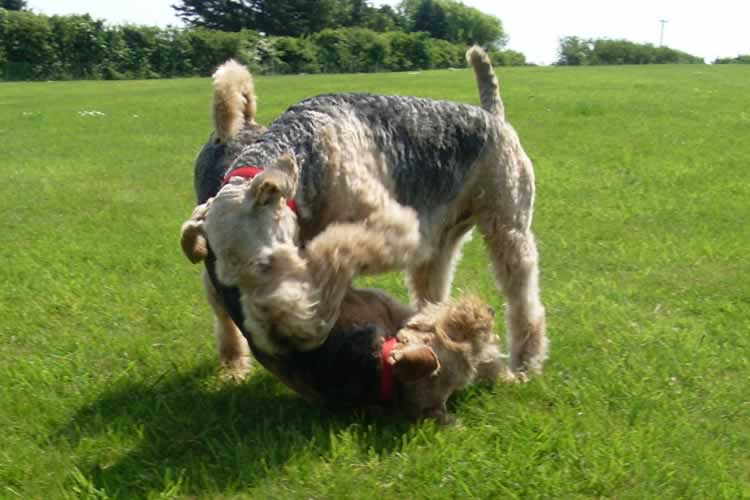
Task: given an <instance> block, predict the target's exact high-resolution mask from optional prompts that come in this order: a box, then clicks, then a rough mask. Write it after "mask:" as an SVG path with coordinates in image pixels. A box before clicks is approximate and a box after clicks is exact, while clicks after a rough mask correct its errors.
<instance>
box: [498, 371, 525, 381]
mask: <svg viewBox="0 0 750 500" xmlns="http://www.w3.org/2000/svg"><path fill="white" fill-rule="evenodd" d="M498 378H499V379H500V381H501V382H503V383H505V384H525V383H526V382H528V381H529V376H528V375H527V374H526V372H523V371H513V370H511V369H510V368H505V369H503V370H501V371H500V374H499V376H498Z"/></svg>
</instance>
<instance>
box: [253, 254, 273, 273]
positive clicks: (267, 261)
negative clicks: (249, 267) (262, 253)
mask: <svg viewBox="0 0 750 500" xmlns="http://www.w3.org/2000/svg"><path fill="white" fill-rule="evenodd" d="M272 267H273V264H272V263H271V258H270V257H265V258H262V259H258V260H256V261H255V269H256V270H257V272H258V273H261V274H267V273H270V272H271V269H272Z"/></svg>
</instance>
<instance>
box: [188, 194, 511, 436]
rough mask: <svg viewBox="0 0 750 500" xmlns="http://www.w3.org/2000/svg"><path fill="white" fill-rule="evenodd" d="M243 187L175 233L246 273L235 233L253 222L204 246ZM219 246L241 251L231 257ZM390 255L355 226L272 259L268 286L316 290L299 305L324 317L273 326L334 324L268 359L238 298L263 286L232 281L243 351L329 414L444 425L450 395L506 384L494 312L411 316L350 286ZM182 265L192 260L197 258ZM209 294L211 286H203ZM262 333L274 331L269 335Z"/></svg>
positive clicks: (431, 308) (480, 306) (452, 307)
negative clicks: (375, 413) (232, 260)
mask: <svg viewBox="0 0 750 500" xmlns="http://www.w3.org/2000/svg"><path fill="white" fill-rule="evenodd" d="M242 189H247V186H245V187H244V188H243V184H242V181H237V182H230V183H229V184H227V185H226V186H225V187H224V188H222V190H221V191H219V193H218V195H217V196H216V197H215V198H211V199H209V201H207V202H206V203H205V204H203V205H201V206H200V207H199V208H198V209H197V210H196V211H194V213H193V217H191V220H190V221H188V223H186V224H185V225H184V226H183V227H185V228H189V229H188V230H187V234H184V238H183V241H185V239H186V238H191V239H196V238H206V239H207V240H208V241H209V242H210V243H211V247H212V248H215V249H216V251H217V252H220V253H222V254H227V253H232V252H233V253H236V254H237V255H238V258H240V259H241V261H243V262H245V263H246V265H247V266H249V267H250V266H256V265H258V264H257V263H256V262H255V261H254V260H253V259H249V258H247V255H245V253H246V250H245V249H244V247H243V244H244V240H243V237H242V236H241V234H240V233H243V232H245V233H247V234H249V235H252V234H253V231H252V229H251V228H250V227H249V226H251V224H252V221H250V220H246V221H245V222H244V225H243V224H242V223H241V220H238V221H237V222H238V223H237V224H233V225H232V226H231V231H230V232H231V234H232V235H233V237H232V238H225V237H219V238H212V236H213V235H215V234H216V232H217V231H216V229H215V228H212V226H213V225H215V224H219V225H221V224H223V223H224V222H225V221H226V211H227V210H229V209H230V208H231V207H234V209H235V210H236V209H237V206H241V205H242V204H243V203H247V201H243V200H245V198H246V196H245V195H238V194H237V190H242ZM226 205H229V207H228V206H226ZM215 211H216V212H215ZM239 212H240V213H242V210H239ZM411 223H412V224H416V217H414V216H413V217H412V220H411ZM225 229H227V228H225V227H223V226H222V227H221V231H218V232H219V234H220V235H222V236H224V235H225V233H223V232H222V231H223V230H225ZM204 231H205V232H204ZM214 242H215V243H214ZM188 243H190V244H189V245H188V247H194V244H195V242H194V241H191V242H188ZM223 245H230V246H232V245H239V247H238V248H233V250H232V249H230V248H224V247H223ZM390 248H391V246H390V245H388V244H387V242H385V241H384V235H382V233H377V232H376V233H371V232H368V231H367V230H366V229H364V228H363V227H362V226H361V225H360V224H332V225H330V226H329V227H328V228H327V229H326V230H325V231H324V232H323V233H321V235H319V236H318V237H316V238H314V239H313V240H312V241H310V242H309V244H308V245H307V246H306V247H305V248H304V249H302V250H300V249H298V248H297V247H290V248H288V249H287V252H285V253H284V254H283V255H276V256H274V257H273V258H272V259H271V261H270V262H268V263H266V264H264V265H268V266H270V267H271V269H269V270H268V271H267V272H268V279H269V280H273V279H274V277H276V276H281V278H278V279H280V280H281V282H282V283H286V284H288V283H292V284H291V285H288V286H290V287H292V288H300V287H301V288H305V287H307V288H309V289H311V290H314V291H313V292H307V293H304V294H302V296H301V297H298V300H307V299H306V297H307V296H309V295H314V296H316V297H321V301H322V302H324V303H325V307H324V309H325V313H317V312H316V311H315V309H316V307H317V306H318V305H319V304H309V305H308V307H307V309H309V310H310V311H311V312H310V317H309V318H296V319H295V320H293V321H287V320H284V319H281V318H280V319H279V323H285V324H291V325H296V326H297V327H298V328H300V329H301V330H304V329H305V328H306V323H309V322H314V321H319V320H323V321H333V323H332V324H331V325H329V326H328V327H327V330H328V332H329V333H328V335H327V336H326V337H325V339H324V340H323V341H322V342H321V343H319V344H317V343H316V345H314V346H311V348H309V349H304V350H300V349H294V348H289V349H286V350H284V352H278V351H276V352H274V353H273V354H270V353H268V351H267V350H265V349H263V348H262V347H260V346H264V345H265V342H267V341H266V340H265V339H263V337H262V336H261V337H258V336H256V335H255V334H254V331H253V330H252V327H253V323H252V321H248V320H247V318H250V317H251V316H252V314H253V311H252V310H251V308H253V307H257V300H255V299H250V300H247V299H246V297H245V296H244V295H245V294H246V293H248V294H254V293H258V289H259V288H260V289H263V286H264V284H257V283H255V282H252V281H251V282H249V283H245V282H243V281H240V285H239V287H238V290H239V294H240V299H239V302H240V304H241V308H242V315H243V317H244V318H246V321H247V322H248V323H246V327H247V329H248V330H250V331H253V334H252V335H251V336H249V337H248V341H249V345H250V347H251V348H252V350H253V354H254V355H255V356H256V358H257V359H258V360H259V361H260V362H261V364H262V365H263V366H265V367H266V368H267V369H268V370H269V371H271V372H272V373H274V374H275V375H276V376H277V377H278V378H279V379H281V380H282V381H284V382H285V383H286V384H287V385H288V386H289V387H291V388H292V389H293V390H295V391H296V392H298V393H299V394H301V395H303V396H304V397H306V398H307V399H308V400H311V401H319V402H322V403H323V404H325V405H327V406H330V407H365V408H374V407H378V408H382V409H386V410H389V411H390V412H392V413H397V414H402V415H405V416H407V417H410V418H413V419H421V418H432V419H435V420H436V421H438V422H441V423H448V422H450V421H451V420H452V417H451V416H450V415H449V414H448V412H447V408H446V402H447V400H448V398H449V397H450V396H451V395H452V394H453V393H454V392H455V391H457V390H460V389H462V388H464V387H466V386H468V385H469V384H471V383H472V382H474V381H485V382H493V381H494V380H496V379H497V378H498V377H499V376H504V377H508V374H507V371H506V370H505V369H504V367H505V365H504V362H503V358H502V356H501V354H500V347H499V342H498V338H497V335H496V334H495V319H494V314H493V313H492V311H491V309H490V308H489V307H488V306H487V305H486V304H485V303H484V302H482V301H481V300H479V299H477V298H475V297H467V298H462V299H460V300H456V301H449V302H446V303H443V304H430V305H427V306H426V307H424V308H423V309H422V310H421V311H419V312H416V311H414V310H413V309H411V308H410V307H408V306H406V305H404V304H401V303H399V302H398V301H396V300H395V299H393V298H392V297H390V296H389V295H388V294H386V293H384V292H383V291H380V290H373V289H359V288H354V287H353V286H351V282H352V279H353V277H354V275H355V274H356V273H358V272H361V270H362V269H363V267H365V266H373V265H375V266H377V263H378V262H382V261H383V259H384V258H386V259H387V258H388V252H389V251H390ZM230 250H232V252H230ZM190 257H191V260H199V259H200V258H201V255H200V254H196V255H190ZM276 266H283V267H284V270H283V271H282V270H279V269H274V267H276ZM217 268H218V266H217ZM370 269H372V267H370ZM252 274H253V275H254V274H255V273H254V272H253V273H252ZM245 285H247V288H245ZM207 286H208V287H211V280H208V281H207ZM268 286H269V290H270V292H269V293H271V294H273V293H283V294H284V295H285V296H288V295H289V293H288V292H277V291H276V289H277V288H278V287H277V286H276V285H274V284H270V285H268ZM209 290H210V288H209ZM210 291H212V290H210ZM212 292H213V293H212V295H213V296H216V295H218V292H216V291H215V290H213V291H212ZM272 301H273V303H276V300H273V299H272ZM213 303H214V308H215V311H216V314H217V317H219V318H221V317H223V315H225V314H226V311H225V310H224V308H223V306H222V305H221V303H222V301H221V300H219V301H214V302H213ZM293 309H295V310H296V309H298V308H296V307H295V308H293ZM329 318H331V319H329ZM297 321H300V323H299V324H297ZM270 334H271V335H273V334H275V332H274V331H273V330H271V332H270ZM293 334H294V329H292V330H290V333H285V334H282V335H280V337H281V338H282V339H283V340H284V341H286V339H288V338H290V336H292V335H293ZM277 343H278V341H277ZM295 345H300V344H299V343H296V344H295ZM259 347H260V348H259Z"/></svg>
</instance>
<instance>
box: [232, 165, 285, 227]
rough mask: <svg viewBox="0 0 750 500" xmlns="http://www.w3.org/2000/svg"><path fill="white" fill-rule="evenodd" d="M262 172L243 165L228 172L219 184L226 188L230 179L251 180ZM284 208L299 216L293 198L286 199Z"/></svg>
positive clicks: (257, 168) (258, 168) (259, 169)
mask: <svg viewBox="0 0 750 500" xmlns="http://www.w3.org/2000/svg"><path fill="white" fill-rule="evenodd" d="M261 172H263V169H262V168H260V167H253V166H252V165H245V166H242V167H237V168H235V169H234V170H232V171H230V172H229V173H228V174H227V175H226V176H225V177H224V181H223V182H222V183H221V186H222V187H224V186H226V185H227V184H228V183H229V181H230V180H231V179H232V177H242V178H243V179H252V178H253V177H255V176H256V175H258V174H259V173H261ZM286 206H288V207H289V208H291V209H292V212H294V215H299V214H298V213H297V202H296V201H295V200H294V198H288V199H287V200H286Z"/></svg>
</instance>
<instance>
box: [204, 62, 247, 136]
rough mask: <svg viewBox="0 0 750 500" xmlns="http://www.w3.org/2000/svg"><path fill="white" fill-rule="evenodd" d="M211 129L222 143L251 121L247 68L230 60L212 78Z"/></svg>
mask: <svg viewBox="0 0 750 500" xmlns="http://www.w3.org/2000/svg"><path fill="white" fill-rule="evenodd" d="M212 78H213V80H214V109H213V114H214V127H215V130H216V135H218V137H219V139H220V140H221V141H222V142H226V141H227V140H229V139H231V138H232V137H235V136H236V135H237V134H238V133H239V132H240V130H242V127H243V126H244V125H245V123H246V122H254V121H255V113H256V99H255V85H254V84H253V77H252V76H251V75H250V72H249V71H248V70H247V68H246V67H245V66H243V65H241V64H240V63H238V62H237V61H235V60H233V59H230V60H229V61H227V62H225V63H224V64H222V65H221V66H219V69H217V70H216V72H215V73H214V74H213V77H212Z"/></svg>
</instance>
